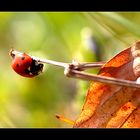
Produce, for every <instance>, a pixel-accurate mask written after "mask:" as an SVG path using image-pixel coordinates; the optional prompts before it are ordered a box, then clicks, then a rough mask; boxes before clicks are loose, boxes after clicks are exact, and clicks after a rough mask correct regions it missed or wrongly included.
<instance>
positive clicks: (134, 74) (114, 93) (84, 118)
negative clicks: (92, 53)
mask: <svg viewBox="0 0 140 140" xmlns="http://www.w3.org/2000/svg"><path fill="white" fill-rule="evenodd" d="M98 75H103V76H108V77H115V78H119V79H126V80H131V81H136V80H137V78H138V77H139V76H140V41H138V42H136V43H134V44H132V46H131V47H130V48H128V49H126V50H124V51H122V52H121V53H119V54H118V55H116V56H115V57H113V58H112V59H111V60H110V61H108V62H107V63H106V64H105V65H104V66H103V67H102V68H101V69H100V71H99V74H98ZM139 104H140V89H137V88H130V87H123V86H117V85H110V84H105V83H100V82H94V81H92V82H91V85H90V87H89V90H88V93H87V96H86V99H85V102H84V106H83V109H82V112H81V114H80V116H79V118H78V119H77V120H76V121H75V124H74V126H73V127H75V128H77V127H85V128H89V127H91V128H121V127H122V128H123V127H125V128H128V127H131V128H133V127H140V106H139Z"/></svg>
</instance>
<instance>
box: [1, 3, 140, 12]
mask: <svg viewBox="0 0 140 140" xmlns="http://www.w3.org/2000/svg"><path fill="white" fill-rule="evenodd" d="M0 10H1V11H140V5H139V0H133V1H132V0H34V1H31V0H30V1H22V0H20V1H14V0H12V1H8V0H7V1H6V0H5V1H1V4H0Z"/></svg>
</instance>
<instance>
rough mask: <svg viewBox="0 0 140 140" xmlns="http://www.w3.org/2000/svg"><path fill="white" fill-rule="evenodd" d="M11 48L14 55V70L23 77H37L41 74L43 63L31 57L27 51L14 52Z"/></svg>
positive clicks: (11, 53) (12, 55)
mask: <svg viewBox="0 0 140 140" xmlns="http://www.w3.org/2000/svg"><path fill="white" fill-rule="evenodd" d="M13 51H14V50H13V49H12V50H10V53H9V54H10V56H11V57H12V64H11V67H12V68H13V70H14V71H15V72H16V73H18V74H19V75H21V76H23V77H29V78H32V77H35V76H37V75H39V74H40V73H41V72H42V70H43V64H42V63H39V62H38V61H37V60H34V59H33V58H31V56H29V55H27V54H26V53H20V52H16V51H15V52H13Z"/></svg>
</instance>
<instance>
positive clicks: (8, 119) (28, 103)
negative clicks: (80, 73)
mask: <svg viewBox="0 0 140 140" xmlns="http://www.w3.org/2000/svg"><path fill="white" fill-rule="evenodd" d="M139 17H140V13H139V12H116V13H115V12H90V13H86V12H1V13H0V56H1V57H0V58H1V59H0V64H1V67H0V77H1V78H0V83H1V84H0V106H1V107H0V127H48V128H60V127H72V126H71V125H69V124H65V123H64V122H61V121H59V120H57V119H56V118H55V114H60V115H63V116H65V117H67V118H70V119H72V120H75V119H76V118H77V117H78V115H79V114H80V112H81V109H82V106H83V103H84V99H85V96H86V94H87V90H88V87H89V85H90V82H88V81H82V80H78V79H72V78H67V77H65V76H64V74H63V69H62V68H57V67H55V66H49V65H46V66H45V69H44V73H42V74H40V75H39V76H37V77H35V78H32V79H28V78H24V77H21V76H19V75H17V74H16V73H15V72H14V71H13V70H12V69H11V67H10V63H11V58H10V56H9V55H8V53H9V50H10V49H11V48H14V49H15V50H18V51H22V52H26V53H28V54H31V55H35V56H38V57H42V58H48V59H52V60H57V61H62V62H71V61H72V60H73V59H75V60H77V61H79V62H86V61H87V62H94V61H107V60H108V59H110V58H111V57H113V56H114V55H115V54H117V53H119V52H120V51H122V50H123V49H125V48H127V47H128V46H129V45H130V44H131V43H133V42H134V41H136V40H138V39H139V38H140V32H139V28H140V18H139ZM89 72H91V73H97V72H98V70H90V71H89Z"/></svg>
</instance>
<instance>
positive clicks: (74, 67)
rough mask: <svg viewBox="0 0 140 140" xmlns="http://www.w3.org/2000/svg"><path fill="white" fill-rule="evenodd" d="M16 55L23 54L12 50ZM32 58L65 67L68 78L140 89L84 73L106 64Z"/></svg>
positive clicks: (132, 82)
mask: <svg viewBox="0 0 140 140" xmlns="http://www.w3.org/2000/svg"><path fill="white" fill-rule="evenodd" d="M16 53H19V54H20V53H21V52H18V51H15V50H12V54H16ZM21 54H22V53H21ZM31 57H32V58H33V59H34V60H36V61H38V62H41V63H46V64H51V65H55V66H59V67H63V68H64V74H65V75H66V76H67V77H73V78H79V79H83V80H90V81H91V80H94V81H98V82H103V83H108V84H115V85H119V86H127V87H133V88H140V84H138V83H136V82H135V81H129V80H123V79H117V78H113V77H106V76H101V75H95V74H89V73H86V72H82V71H84V70H86V69H90V68H99V67H102V66H103V65H104V64H105V62H93V63H87V62H84V63H78V62H77V61H74V60H73V61H72V63H64V62H58V61H53V60H48V59H42V58H39V57H35V56H31Z"/></svg>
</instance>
